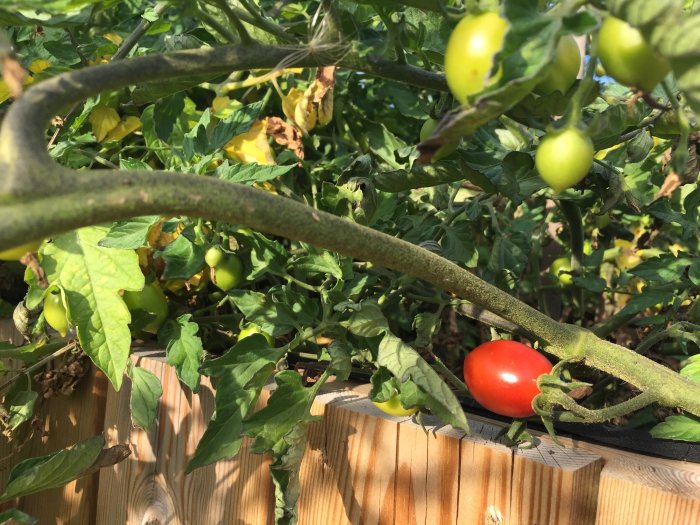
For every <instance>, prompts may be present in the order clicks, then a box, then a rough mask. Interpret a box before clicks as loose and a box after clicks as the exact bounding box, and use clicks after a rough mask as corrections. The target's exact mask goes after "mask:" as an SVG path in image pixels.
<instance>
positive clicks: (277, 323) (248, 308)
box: [228, 290, 298, 336]
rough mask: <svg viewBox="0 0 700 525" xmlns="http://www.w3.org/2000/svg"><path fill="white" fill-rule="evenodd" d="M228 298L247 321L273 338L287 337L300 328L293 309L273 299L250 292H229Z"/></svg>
mask: <svg viewBox="0 0 700 525" xmlns="http://www.w3.org/2000/svg"><path fill="white" fill-rule="evenodd" d="M228 296H229V298H230V299H231V301H232V302H233V304H235V305H236V307H237V308H238V309H239V310H240V311H241V312H243V315H245V317H246V319H247V320H248V321H250V322H252V323H255V324H256V325H258V326H259V327H260V328H262V330H263V331H264V332H267V333H268V334H270V335H272V336H278V335H285V334H288V333H289V332H291V331H292V330H295V329H296V328H297V326H298V317H297V315H296V314H295V313H294V311H293V310H292V308H291V307H290V306H288V305H286V304H283V303H277V302H274V301H272V300H271V297H270V296H269V295H266V294H262V293H259V292H253V291H250V290H229V292H228Z"/></svg>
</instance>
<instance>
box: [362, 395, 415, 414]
mask: <svg viewBox="0 0 700 525" xmlns="http://www.w3.org/2000/svg"><path fill="white" fill-rule="evenodd" d="M372 403H374V406H376V407H377V408H378V409H379V410H381V411H382V412H385V413H387V414H389V415H390V416H399V417H402V416H412V415H413V414H415V413H416V412H418V407H411V408H404V407H402V406H401V401H399V396H398V394H394V396H393V397H392V398H391V399H389V401H384V402H383V403H380V402H378V401H372Z"/></svg>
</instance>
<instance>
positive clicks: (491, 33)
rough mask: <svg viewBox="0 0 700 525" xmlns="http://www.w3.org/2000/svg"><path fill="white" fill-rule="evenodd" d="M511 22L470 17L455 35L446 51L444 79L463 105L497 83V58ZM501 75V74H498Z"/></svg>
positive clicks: (493, 17)
mask: <svg viewBox="0 0 700 525" xmlns="http://www.w3.org/2000/svg"><path fill="white" fill-rule="evenodd" d="M507 28H508V22H507V21H506V19H505V18H503V17H501V16H500V15H499V14H498V13H483V14H480V15H476V16H472V15H467V16H465V17H464V18H462V20H460V21H459V23H458V24H457V26H456V27H455V28H454V30H453V31H452V34H451V35H450V39H449V40H448V42H447V49H446V50H445V77H446V79H447V85H448V86H449V88H450V91H451V92H452V94H453V95H454V96H455V98H456V99H457V100H459V101H460V102H461V103H462V104H466V103H467V97H469V96H470V95H473V94H475V93H478V92H480V91H482V90H483V89H484V88H485V87H486V86H488V85H489V83H490V82H493V81H496V80H498V77H499V76H500V72H499V73H496V74H495V75H494V76H491V71H492V70H493V69H494V57H495V56H496V54H497V53H498V52H499V51H500V50H501V48H503V41H504V39H505V35H506V29H507ZM499 71H500V70H499Z"/></svg>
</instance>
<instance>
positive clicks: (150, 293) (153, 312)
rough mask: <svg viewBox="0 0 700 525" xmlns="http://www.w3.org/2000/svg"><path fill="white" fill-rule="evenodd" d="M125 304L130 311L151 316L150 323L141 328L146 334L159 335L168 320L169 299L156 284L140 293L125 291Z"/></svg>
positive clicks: (147, 286) (150, 285)
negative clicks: (159, 330)
mask: <svg viewBox="0 0 700 525" xmlns="http://www.w3.org/2000/svg"><path fill="white" fill-rule="evenodd" d="M124 302H125V303H126V306H127V308H128V309H129V310H130V311H132V312H135V311H137V310H140V311H141V312H145V313H146V314H148V315H149V318H150V321H148V323H147V324H146V325H145V326H143V327H142V328H141V330H143V331H144V332H149V333H152V334H155V333H158V329H159V328H160V327H161V325H162V324H163V323H164V322H165V320H166V319H167V318H168V299H167V298H166V297H165V294H164V293H163V290H161V289H160V288H159V287H158V285H157V284H155V283H151V284H147V285H146V286H144V287H143V290H140V291H138V292H131V291H125V292H124Z"/></svg>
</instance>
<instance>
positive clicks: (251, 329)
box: [238, 323, 275, 346]
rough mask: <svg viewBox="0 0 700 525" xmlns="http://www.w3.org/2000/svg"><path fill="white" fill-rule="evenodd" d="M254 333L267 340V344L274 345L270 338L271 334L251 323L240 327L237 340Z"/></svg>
mask: <svg viewBox="0 0 700 525" xmlns="http://www.w3.org/2000/svg"><path fill="white" fill-rule="evenodd" d="M255 334H260V335H262V336H263V337H264V338H265V340H266V341H267V344H268V345H270V346H275V340H274V339H273V338H272V336H271V335H270V334H268V333H267V332H265V331H263V329H262V328H260V327H259V326H258V325H256V324H253V323H250V324H247V325H245V326H244V327H243V328H241V331H240V332H239V333H238V340H239V341H242V340H243V339H245V338H246V337H250V336H251V335H255Z"/></svg>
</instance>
